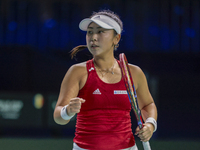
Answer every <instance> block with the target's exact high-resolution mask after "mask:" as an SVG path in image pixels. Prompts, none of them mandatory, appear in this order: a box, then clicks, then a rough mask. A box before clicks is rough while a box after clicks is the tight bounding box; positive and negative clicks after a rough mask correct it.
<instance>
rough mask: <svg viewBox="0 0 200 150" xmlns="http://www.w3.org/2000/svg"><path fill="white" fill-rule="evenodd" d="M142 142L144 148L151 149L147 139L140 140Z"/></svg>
mask: <svg viewBox="0 0 200 150" xmlns="http://www.w3.org/2000/svg"><path fill="white" fill-rule="evenodd" d="M142 144H143V148H144V150H151V147H150V144H149V141H147V142H142Z"/></svg>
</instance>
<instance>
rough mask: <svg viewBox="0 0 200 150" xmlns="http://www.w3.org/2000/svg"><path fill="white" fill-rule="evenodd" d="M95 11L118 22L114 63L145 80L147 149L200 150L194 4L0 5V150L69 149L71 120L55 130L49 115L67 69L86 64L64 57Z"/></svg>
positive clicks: (82, 57)
mask: <svg viewBox="0 0 200 150" xmlns="http://www.w3.org/2000/svg"><path fill="white" fill-rule="evenodd" d="M100 9H110V10H112V11H114V12H116V13H117V14H118V15H119V16H120V17H121V19H122V21H123V23H124V31H123V33H122V39H121V41H120V43H119V48H118V50H117V51H116V52H115V56H116V58H117V57H118V55H119V54H120V53H122V52H123V53H125V54H126V55H127V59H128V60H129V62H130V63H132V64H135V65H138V66H140V67H141V68H142V69H143V71H144V72H145V74H146V77H147V79H148V84H149V88H150V91H151V93H152V95H153V97H154V100H155V103H156V105H157V107H158V130H157V132H156V133H155V134H154V136H153V137H152V140H151V144H152V147H153V149H159V150H165V149H166V150H167V149H171V150H172V149H176V150H177V149H182V150H183V149H189V148H190V149H194V150H196V149H200V144H199V143H200V117H199V114H200V109H199V105H200V102H199V101H200V99H199V97H200V69H199V67H200V1H199V0H151V1H150V0H101V1H99V0H96V1H95V0H34V1H33V0H0V144H1V145H2V148H0V149H2V150H12V149H15V150H18V149H19V150H26V149H29V150H31V149H38V150H40V149H43V150H45V149H48V150H51V149H52V150H54V149H66V150H70V149H71V147H72V138H73V136H74V130H75V119H76V118H74V119H73V120H72V121H71V122H70V123H69V124H68V125H66V126H60V125H56V124H55V123H54V121H53V110H54V107H55V103H56V100H57V97H58V94H59V89H60V84H61V82H62V79H63V77H64V75H65V73H66V72H67V70H68V68H69V67H70V66H71V65H72V64H75V63H79V62H82V61H86V60H88V59H90V58H91V55H90V54H89V52H88V51H87V50H84V51H83V52H80V53H79V54H77V57H76V59H74V60H71V58H70V55H69V51H70V50H71V49H72V48H73V47H75V46H78V45H84V44H86V42H85V32H82V31H80V30H79V27H78V24H79V22H80V21H81V20H82V19H83V18H86V17H89V16H90V15H91V14H92V12H93V11H98V10H100ZM131 114H132V113H131ZM132 116H133V117H132V120H133V131H134V130H135V127H136V123H135V118H134V115H132ZM136 139H137V138H136ZM137 140H138V139H137ZM138 147H139V148H140V142H138Z"/></svg>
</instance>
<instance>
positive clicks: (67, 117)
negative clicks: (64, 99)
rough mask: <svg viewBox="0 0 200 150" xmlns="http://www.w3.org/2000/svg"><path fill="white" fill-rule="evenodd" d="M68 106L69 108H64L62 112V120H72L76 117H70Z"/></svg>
mask: <svg viewBox="0 0 200 150" xmlns="http://www.w3.org/2000/svg"><path fill="white" fill-rule="evenodd" d="M67 106H68V105H66V106H64V107H63V108H62V109H61V111H60V116H61V118H63V119H64V120H70V119H71V118H72V117H74V115H72V116H68V114H67Z"/></svg>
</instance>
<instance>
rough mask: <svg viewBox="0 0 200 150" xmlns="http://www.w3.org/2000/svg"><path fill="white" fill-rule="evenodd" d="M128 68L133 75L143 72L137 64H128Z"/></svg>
mask: <svg viewBox="0 0 200 150" xmlns="http://www.w3.org/2000/svg"><path fill="white" fill-rule="evenodd" d="M129 68H130V71H131V74H132V73H133V74H135V75H138V74H142V73H143V71H142V69H141V68H140V67H139V66H137V65H133V64H129Z"/></svg>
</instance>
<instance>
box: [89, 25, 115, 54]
mask: <svg viewBox="0 0 200 150" xmlns="http://www.w3.org/2000/svg"><path fill="white" fill-rule="evenodd" d="M86 42H87V47H88V49H89V51H90V52H91V53H92V54H93V56H97V55H102V54H106V53H108V52H113V49H114V45H115V44H117V43H118V41H117V39H116V35H115V34H114V30H113V29H104V28H102V27H100V26H99V25H97V24H96V23H94V22H92V23H91V24H90V25H89V26H88V29H87V35H86Z"/></svg>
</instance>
